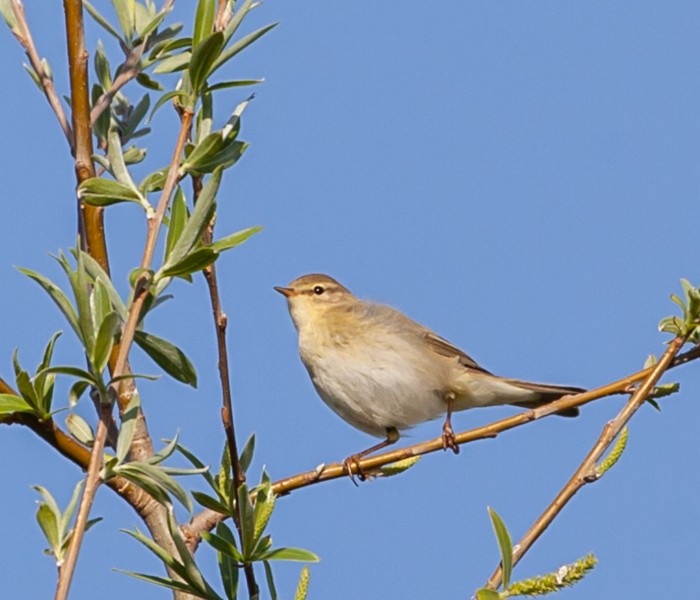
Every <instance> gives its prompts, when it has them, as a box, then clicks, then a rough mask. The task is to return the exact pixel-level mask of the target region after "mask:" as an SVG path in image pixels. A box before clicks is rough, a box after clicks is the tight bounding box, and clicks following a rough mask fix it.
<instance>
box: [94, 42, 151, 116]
mask: <svg viewBox="0 0 700 600" xmlns="http://www.w3.org/2000/svg"><path fill="white" fill-rule="evenodd" d="M145 45H146V42H144V43H142V44H140V45H139V46H137V47H136V48H134V49H133V50H132V51H131V52H129V54H128V55H127V57H126V60H125V61H124V62H123V63H122V65H121V69H120V71H119V75H117V77H116V78H115V79H114V81H113V82H112V85H111V86H110V88H109V89H108V90H105V92H104V93H103V94H102V95H101V96H100V97H99V98H98V99H97V101H96V102H95V104H94V106H93V107H92V110H91V111H90V125H95V123H96V122H97V119H99V118H100V115H101V114H102V113H103V112H104V111H105V110H106V109H108V108H109V107H110V105H111V104H112V100H113V99H114V96H116V95H117V93H118V92H119V90H121V89H122V88H123V87H124V86H125V85H126V84H127V83H129V82H130V81H131V80H132V79H134V77H136V76H137V75H138V74H139V73H140V72H141V68H140V66H139V63H140V62H141V56H142V55H143V51H144V48H145Z"/></svg>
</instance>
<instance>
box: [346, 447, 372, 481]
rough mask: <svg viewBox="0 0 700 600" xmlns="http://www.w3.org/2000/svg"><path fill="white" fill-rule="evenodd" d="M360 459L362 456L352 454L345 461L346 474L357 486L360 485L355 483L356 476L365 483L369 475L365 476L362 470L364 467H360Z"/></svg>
mask: <svg viewBox="0 0 700 600" xmlns="http://www.w3.org/2000/svg"><path fill="white" fill-rule="evenodd" d="M360 458H361V455H360V454H352V455H350V456H348V457H347V458H346V459H345V460H344V461H343V467H345V472H346V473H347V474H348V477H349V478H350V481H352V482H353V484H355V486H357V485H358V483H357V481H355V476H356V475H357V478H358V479H359V480H360V481H365V480H366V479H367V475H365V472H364V471H363V470H362V466H361V465H360Z"/></svg>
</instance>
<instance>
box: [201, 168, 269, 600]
mask: <svg viewBox="0 0 700 600" xmlns="http://www.w3.org/2000/svg"><path fill="white" fill-rule="evenodd" d="M193 183H194V188H195V198H196V197H197V196H198V195H199V192H200V191H201V186H202V182H201V179H200V178H198V177H197V178H194V180H193ZM213 237H214V226H213V224H209V226H208V227H207V229H206V231H205V232H204V235H203V238H204V239H203V241H204V244H205V245H209V244H211V243H212V240H213ZM204 278H205V279H206V281H207V287H208V288H209V298H210V299H211V309H212V316H213V317H214V326H215V328H216V345H217V349H218V353H219V379H220V380H221V397H222V401H223V406H222V407H221V421H222V423H223V426H224V432H225V433H226V442H227V444H228V450H229V456H230V458H231V470H232V471H233V489H234V492H235V493H234V497H238V496H237V493H238V488H239V487H240V486H241V485H243V484H244V483H245V479H246V477H245V472H244V471H243V469H242V468H241V461H240V457H239V455H238V443H237V441H236V430H235V427H234V420H233V403H232V400H231V380H230V369H229V362H228V349H227V346H226V328H227V325H228V317H227V316H226V313H224V311H223V308H222V306H221V297H220V295H219V283H218V280H217V277H216V268H215V266H214V264H211V265H209V266H208V267H206V268H205V269H204ZM234 514H235V518H234V524H235V526H236V529H237V530H238V534H239V536H240V535H241V531H242V528H241V518H240V513H239V506H238V503H237V502H236V503H235V504H234ZM243 572H244V574H245V578H246V584H247V586H248V596H249V597H250V598H251V600H252V599H253V598H257V597H258V596H259V594H260V589H259V587H258V584H257V582H256V580H255V571H254V570H253V565H252V564H246V565H244V567H243Z"/></svg>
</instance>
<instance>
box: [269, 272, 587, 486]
mask: <svg viewBox="0 0 700 600" xmlns="http://www.w3.org/2000/svg"><path fill="white" fill-rule="evenodd" d="M274 289H275V290H276V291H277V292H279V293H280V294H282V295H283V296H284V297H285V298H286V299H287V304H288V308H289V312H290V315H291V317H292V321H293V323H294V326H295V328H296V330H297V333H298V338H299V355H300V357H301V360H302V362H303V364H304V366H305V367H306V370H307V371H308V373H309V376H310V378H311V381H312V383H313V385H314V387H315V389H316V391H317V393H318V395H319V396H320V397H321V399H322V400H323V401H324V402H325V403H326V404H327V405H328V406H329V407H330V408H331V409H332V410H333V411H334V412H335V413H337V414H338V415H339V416H340V417H341V418H342V419H344V420H345V421H346V422H348V423H349V424H350V425H352V426H354V427H355V428H357V429H359V430H360V431H363V432H365V433H367V434H370V435H372V436H375V437H378V438H384V439H383V441H382V442H380V443H378V444H376V445H373V446H371V447H370V448H367V449H366V450H363V451H362V452H358V453H356V454H353V455H351V456H350V457H348V458H347V459H345V461H344V465H345V467H346V469H347V472H348V474H349V475H350V477H351V478H352V476H353V465H354V470H355V471H356V472H357V473H358V475H359V476H360V478H361V479H364V477H363V473H362V471H361V469H360V464H359V460H360V458H362V457H365V456H367V455H368V454H372V453H374V452H376V451H378V450H381V449H382V448H385V447H386V446H389V445H391V444H394V443H396V442H397V441H398V440H399V438H400V435H401V433H400V432H401V431H404V430H406V429H410V428H411V427H413V426H415V425H417V424H419V423H422V422H425V421H430V420H433V419H436V418H438V417H440V416H441V415H443V414H444V415H446V416H445V421H444V423H443V426H442V441H443V448H444V449H445V450H447V449H451V450H452V451H453V452H454V453H455V454H456V453H458V452H459V446H458V444H457V442H456V439H455V434H454V430H453V429H452V413H453V412H454V411H461V410H466V409H469V408H475V407H482V406H494V405H501V404H512V405H515V406H519V407H525V408H535V407H538V406H540V405H543V404H547V403H549V402H552V401H553V400H557V399H558V398H561V397H562V396H566V395H570V394H578V393H580V392H583V391H585V390H584V389H583V388H579V387H572V386H562V385H550V384H543V383H532V382H529V381H521V380H519V379H513V378H507V377H500V376H498V375H494V374H493V373H491V372H489V371H487V370H486V369H485V368H483V367H482V366H480V365H479V364H478V363H477V362H476V361H475V360H474V359H473V358H472V357H471V356H469V355H468V354H467V353H466V352H464V351H462V350H460V349H459V348H458V347H457V346H455V345H453V344H452V343H450V342H448V341H447V340H446V339H445V338H443V337H440V336H439V335H437V334H436V333H434V332H433V331H431V330H430V329H428V328H427V327H424V326H423V325H420V324H419V323H417V322H415V321H413V320H412V319H410V318H409V317H407V316H406V315H404V314H403V313H402V312H400V311H399V310H397V309H395V308H392V307H390V306H387V305H384V304H378V303H374V302H368V301H364V300H361V299H359V298H358V297H356V296H355V295H353V294H352V292H350V290H348V289H347V288H346V287H345V286H343V285H342V284H340V283H338V282H337V281H336V280H335V279H333V278H332V277H329V276H328V275H323V274H318V273H313V274H309V275H303V276H301V277H298V278H297V279H294V281H292V282H291V283H290V284H289V285H287V286H285V287H278V286H276V287H274ZM557 414H561V415H563V416H576V415H578V409H577V408H572V409H565V410H562V411H560V412H559V413H557ZM353 481H354V479H353Z"/></svg>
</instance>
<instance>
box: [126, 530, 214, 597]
mask: <svg viewBox="0 0 700 600" xmlns="http://www.w3.org/2000/svg"><path fill="white" fill-rule="evenodd" d="M127 533H128V532H127ZM115 571H117V572H118V573H123V574H124V575H128V576H129V577H133V578H134V579H140V580H141V581H146V582H148V583H153V584H155V585H160V586H162V587H166V588H168V589H171V590H175V591H178V592H185V593H186V594H192V595H194V596H197V597H199V598H202V597H203V596H201V595H200V594H199V592H198V591H197V590H196V589H195V588H194V587H192V586H191V585H189V584H187V583H182V582H181V581H178V580H176V579H170V578H169V577H158V576H157V575H146V574H145V573H136V572H134V571H124V570H122V569H115Z"/></svg>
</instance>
